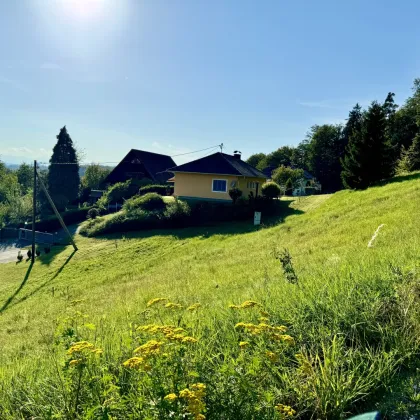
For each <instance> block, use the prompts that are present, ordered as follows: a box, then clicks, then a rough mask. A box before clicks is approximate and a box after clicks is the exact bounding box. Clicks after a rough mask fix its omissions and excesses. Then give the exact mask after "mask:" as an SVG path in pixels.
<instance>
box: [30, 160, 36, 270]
mask: <svg viewBox="0 0 420 420" xmlns="http://www.w3.org/2000/svg"><path fill="white" fill-rule="evenodd" d="M35 216H36V160H34V188H33V198H32V255H31V260H32V264H33V263H34V262H35Z"/></svg>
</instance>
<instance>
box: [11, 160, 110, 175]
mask: <svg viewBox="0 0 420 420" xmlns="http://www.w3.org/2000/svg"><path fill="white" fill-rule="evenodd" d="M25 163H28V162H25ZM5 164H6V167H7V168H9V169H11V170H12V171H16V170H17V169H18V168H19V166H20V165H21V163H19V164H18V163H9V162H5ZM28 164H29V165H30V163H28ZM88 166H89V165H82V166H81V167H80V168H79V175H80V176H83V175H84V174H85V172H86V168H87V167H88ZM101 167H102V168H104V169H110V170H111V169H113V168H114V167H113V166H102V165H101ZM39 168H41V169H48V166H47V165H39Z"/></svg>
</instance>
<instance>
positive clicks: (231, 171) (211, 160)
mask: <svg viewBox="0 0 420 420" xmlns="http://www.w3.org/2000/svg"><path fill="white" fill-rule="evenodd" d="M170 171H171V172H175V173H176V172H189V173H199V174H217V175H239V176H247V177H254V178H265V179H266V178H267V177H266V176H265V175H264V174H263V173H262V172H261V171H259V170H258V169H255V168H254V167H253V166H251V165H248V164H247V163H246V162H244V161H243V160H241V159H240V158H236V157H234V156H231V155H227V154H226V153H220V152H217V153H214V154H212V155H210V156H205V157H203V158H201V159H197V160H193V161H192V162H189V163H185V164H183V165H179V166H175V167H174V168H171V169H170Z"/></svg>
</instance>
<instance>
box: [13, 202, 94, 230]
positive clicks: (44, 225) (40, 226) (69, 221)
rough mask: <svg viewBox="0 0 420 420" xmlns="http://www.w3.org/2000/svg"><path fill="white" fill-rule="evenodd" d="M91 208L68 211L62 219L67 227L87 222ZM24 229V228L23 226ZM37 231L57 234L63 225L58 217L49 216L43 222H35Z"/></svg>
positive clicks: (62, 214) (63, 214) (62, 215)
mask: <svg viewBox="0 0 420 420" xmlns="http://www.w3.org/2000/svg"><path fill="white" fill-rule="evenodd" d="M89 210H90V207H83V208H81V209H75V210H67V211H66V212H63V213H61V217H62V218H63V220H64V223H65V224H66V225H73V224H75V223H80V222H83V221H84V220H86V217H87V214H88V211H89ZM21 227H23V226H21ZM35 229H36V230H37V231H40V232H51V233H52V232H56V231H57V230H58V229H61V224H60V222H59V220H58V218H57V216H56V215H52V216H48V217H46V218H44V219H42V220H37V221H36V222H35Z"/></svg>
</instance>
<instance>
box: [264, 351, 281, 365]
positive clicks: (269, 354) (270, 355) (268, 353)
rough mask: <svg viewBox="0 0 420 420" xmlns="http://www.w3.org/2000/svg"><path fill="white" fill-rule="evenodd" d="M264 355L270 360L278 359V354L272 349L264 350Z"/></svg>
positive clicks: (276, 360) (275, 360)
mask: <svg viewBox="0 0 420 420" xmlns="http://www.w3.org/2000/svg"><path fill="white" fill-rule="evenodd" d="M265 354H266V356H267V357H268V359H269V360H270V362H273V363H275V362H278V361H279V356H278V354H276V353H274V352H272V351H266V352H265Z"/></svg>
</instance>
